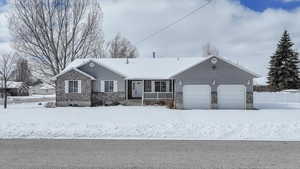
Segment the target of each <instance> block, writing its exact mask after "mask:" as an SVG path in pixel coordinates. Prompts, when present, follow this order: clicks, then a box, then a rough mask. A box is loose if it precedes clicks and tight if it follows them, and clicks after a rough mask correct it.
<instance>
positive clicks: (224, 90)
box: [218, 85, 246, 109]
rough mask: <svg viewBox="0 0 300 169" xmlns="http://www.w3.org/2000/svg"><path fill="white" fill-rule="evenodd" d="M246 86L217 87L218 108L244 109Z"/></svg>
mask: <svg viewBox="0 0 300 169" xmlns="http://www.w3.org/2000/svg"><path fill="white" fill-rule="evenodd" d="M245 107H246V87H245V86H243V85H221V86H219V87H218V108H219V109H245Z"/></svg>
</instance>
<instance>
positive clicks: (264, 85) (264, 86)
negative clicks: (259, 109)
mask: <svg viewBox="0 0 300 169" xmlns="http://www.w3.org/2000/svg"><path fill="white" fill-rule="evenodd" d="M253 85H254V87H253V89H254V91H255V92H272V91H274V90H273V89H272V87H271V86H270V85H269V84H268V79H267V77H260V78H257V79H255V80H254V81H253Z"/></svg>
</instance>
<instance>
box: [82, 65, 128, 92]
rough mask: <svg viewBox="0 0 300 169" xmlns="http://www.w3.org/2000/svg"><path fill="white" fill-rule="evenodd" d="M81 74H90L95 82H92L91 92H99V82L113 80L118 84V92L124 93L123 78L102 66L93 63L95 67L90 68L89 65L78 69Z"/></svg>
mask: <svg viewBox="0 0 300 169" xmlns="http://www.w3.org/2000/svg"><path fill="white" fill-rule="evenodd" d="M79 69H80V70H81V71H83V72H86V73H88V74H90V75H91V76H93V77H95V78H96V80H95V81H93V91H94V92H100V91H101V81H103V80H113V81H117V82H118V92H125V78H124V77H122V76H121V75H119V74H118V73H115V72H113V71H111V70H109V69H107V68H105V67H103V66H100V65H98V64H96V63H95V67H90V66H89V63H87V64H85V65H83V66H81V67H79Z"/></svg>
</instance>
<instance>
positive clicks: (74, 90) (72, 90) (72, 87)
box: [69, 80, 78, 93]
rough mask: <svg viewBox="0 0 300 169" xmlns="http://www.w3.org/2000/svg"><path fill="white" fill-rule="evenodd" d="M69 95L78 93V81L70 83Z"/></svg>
mask: <svg viewBox="0 0 300 169" xmlns="http://www.w3.org/2000/svg"><path fill="white" fill-rule="evenodd" d="M69 93H78V81H77V80H71V81H69Z"/></svg>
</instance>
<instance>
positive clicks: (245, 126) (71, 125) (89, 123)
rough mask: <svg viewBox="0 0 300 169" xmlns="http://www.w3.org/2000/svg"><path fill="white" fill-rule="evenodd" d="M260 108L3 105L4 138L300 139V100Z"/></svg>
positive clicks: (1, 133) (0, 122)
mask: <svg viewBox="0 0 300 169" xmlns="http://www.w3.org/2000/svg"><path fill="white" fill-rule="evenodd" d="M257 107H258V108H261V109H260V110H257V111H256V110H251V111H244V110H169V109H167V108H164V107H154V106H153V107H152V106H150V107H123V106H117V107H97V108H70V107H69V108H55V109H48V108H44V107H43V106H39V105H37V103H24V104H15V105H9V109H8V110H4V109H2V108H0V138H95V139H96V138H115V139H121V138H126V139H131V138H132V139H133V138H139V139H149V138H151V139H199V140H219V139H220V140H300V103H282V104H280V103H276V104H274V103H261V104H258V103H257Z"/></svg>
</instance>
